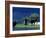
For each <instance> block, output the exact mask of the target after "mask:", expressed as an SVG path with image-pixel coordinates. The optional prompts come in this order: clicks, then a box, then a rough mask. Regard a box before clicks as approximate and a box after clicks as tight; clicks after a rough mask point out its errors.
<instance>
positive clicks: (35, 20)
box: [29, 13, 39, 24]
mask: <svg viewBox="0 0 46 38" xmlns="http://www.w3.org/2000/svg"><path fill="white" fill-rule="evenodd" d="M38 17H39V15H38V14H36V13H33V14H31V16H30V17H29V20H30V23H34V24H35V22H37V20H38Z"/></svg>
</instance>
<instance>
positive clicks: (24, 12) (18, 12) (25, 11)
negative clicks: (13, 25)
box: [13, 7, 40, 22]
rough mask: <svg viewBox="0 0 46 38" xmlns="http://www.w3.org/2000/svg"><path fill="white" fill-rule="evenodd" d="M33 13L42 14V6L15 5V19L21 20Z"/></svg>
mask: <svg viewBox="0 0 46 38" xmlns="http://www.w3.org/2000/svg"><path fill="white" fill-rule="evenodd" d="M32 13H35V14H38V15H40V8H23V7H13V21H15V20H16V21H18V22H20V20H22V18H24V17H25V16H31V14H32Z"/></svg>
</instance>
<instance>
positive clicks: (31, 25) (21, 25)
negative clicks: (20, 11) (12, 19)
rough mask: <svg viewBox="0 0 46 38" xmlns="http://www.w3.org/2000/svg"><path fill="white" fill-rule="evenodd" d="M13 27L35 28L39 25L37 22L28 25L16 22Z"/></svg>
mask: <svg viewBox="0 0 46 38" xmlns="http://www.w3.org/2000/svg"><path fill="white" fill-rule="evenodd" d="M15 27H20V28H23V27H27V28H33V27H35V28H37V27H40V25H38V24H36V25H34V24H28V25H24V24H16V26H15Z"/></svg>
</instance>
